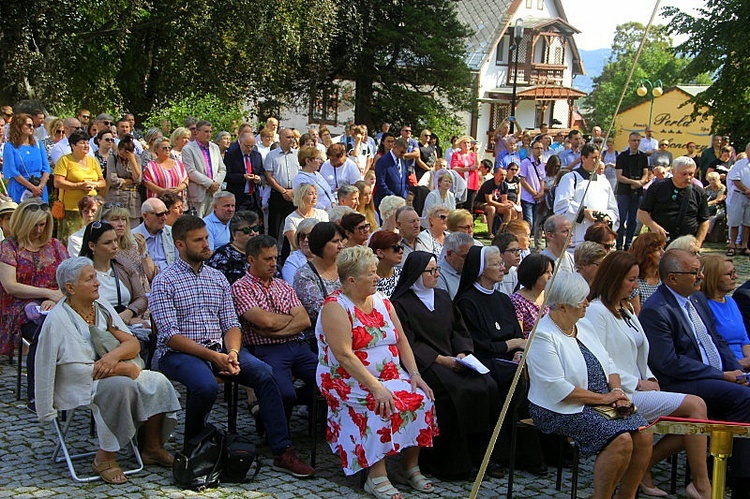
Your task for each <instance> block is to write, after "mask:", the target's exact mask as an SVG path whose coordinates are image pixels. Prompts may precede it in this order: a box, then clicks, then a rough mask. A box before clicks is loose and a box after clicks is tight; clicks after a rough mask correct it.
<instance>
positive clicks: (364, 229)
mask: <svg viewBox="0 0 750 499" xmlns="http://www.w3.org/2000/svg"><path fill="white" fill-rule="evenodd" d="M354 228H355V229H356V230H358V231H360V232H367V231H369V230H370V224H364V225H360V226H357V227H354Z"/></svg>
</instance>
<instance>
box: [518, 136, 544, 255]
mask: <svg viewBox="0 0 750 499" xmlns="http://www.w3.org/2000/svg"><path fill="white" fill-rule="evenodd" d="M543 152H544V146H543V145H542V143H541V142H539V141H537V142H534V143H533V144H532V146H531V157H528V158H526V159H524V160H523V161H521V165H520V171H519V176H520V177H521V210H522V212H523V219H524V220H526V222H527V223H528V224H529V227H531V233H532V234H536V229H537V227H536V226H535V223H536V219H537V213H539V204H540V203H543V202H544V177H545V176H546V175H547V173H546V172H545V170H544V167H545V165H544V162H543V161H542V153H543ZM534 239H535V242H536V243H537V244H536V245H538V243H539V241H536V237H535V238H534Z"/></svg>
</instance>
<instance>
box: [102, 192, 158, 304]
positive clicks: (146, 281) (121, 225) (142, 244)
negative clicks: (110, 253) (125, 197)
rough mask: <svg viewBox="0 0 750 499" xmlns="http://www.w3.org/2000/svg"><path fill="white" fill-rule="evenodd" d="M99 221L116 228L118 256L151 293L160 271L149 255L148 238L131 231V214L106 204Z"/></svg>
mask: <svg viewBox="0 0 750 499" xmlns="http://www.w3.org/2000/svg"><path fill="white" fill-rule="evenodd" d="M99 219H100V220H102V221H104V222H109V224H110V225H111V226H112V227H114V229H115V233H116V234H117V250H118V251H117V256H118V257H119V258H120V259H121V260H122V261H123V262H126V263H127V264H129V265H130V267H132V268H133V269H135V271H136V274H137V275H138V278H139V279H140V280H141V284H142V285H143V290H144V291H145V292H146V293H148V292H150V291H151V281H152V280H153V279H154V277H155V276H156V274H158V273H159V269H158V267H157V266H156V264H155V263H154V261H153V260H152V259H151V257H150V256H149V254H148V248H147V247H146V238H145V237H143V235H141V234H133V233H132V232H131V231H130V222H129V220H130V212H129V211H128V209H127V208H124V207H122V206H120V204H119V203H104V206H102V209H101V211H100V212H99Z"/></svg>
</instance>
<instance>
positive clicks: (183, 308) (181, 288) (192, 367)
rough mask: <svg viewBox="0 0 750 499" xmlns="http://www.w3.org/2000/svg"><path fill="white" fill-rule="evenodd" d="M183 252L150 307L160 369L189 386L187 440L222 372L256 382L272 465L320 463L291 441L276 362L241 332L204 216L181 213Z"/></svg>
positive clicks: (302, 468)
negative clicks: (258, 353) (302, 456)
mask: <svg viewBox="0 0 750 499" xmlns="http://www.w3.org/2000/svg"><path fill="white" fill-rule="evenodd" d="M174 236H175V244H176V246H177V250H178V252H179V258H178V259H177V261H176V262H175V265H173V266H171V267H170V268H169V269H167V270H166V271H164V272H162V273H160V274H159V275H158V276H156V278H155V279H154V283H153V286H152V288H151V296H150V298H149V308H150V310H151V314H152V318H153V320H154V323H155V324H156V328H157V355H158V356H159V361H158V366H159V370H160V371H162V372H163V373H164V375H165V376H167V377H168V378H169V379H171V380H175V381H179V382H180V383H182V384H183V385H185V387H186V388H187V391H188V398H187V404H186V406H185V441H186V442H187V441H188V440H189V439H190V438H191V437H194V436H195V435H197V434H198V433H200V432H201V431H202V430H203V428H204V427H205V426H206V422H207V419H208V415H209V413H210V412H211V408H212V407H213V404H214V402H215V400H216V395H217V392H218V389H219V384H218V382H217V381H216V377H217V376H218V377H223V378H228V379H232V380H234V381H237V382H238V383H240V384H242V385H245V386H249V387H252V388H253V389H254V390H255V394H256V396H257V397H258V400H259V402H260V415H261V418H262V419H263V423H264V425H265V428H266V434H267V435H268V443H269V445H270V447H271V450H272V451H273V454H274V460H273V467H274V469H276V470H277V471H282V472H285V473H289V474H291V475H293V476H295V477H299V478H303V477H309V476H312V475H313V474H314V473H315V470H314V469H313V468H311V467H310V466H308V465H306V464H304V463H303V462H302V461H300V460H299V458H298V457H297V455H296V454H295V452H294V449H293V448H292V445H291V444H292V443H291V439H290V438H289V428H288V426H287V421H286V418H285V417H284V407H283V403H282V400H281V393H280V392H279V387H278V384H277V383H276V380H275V378H274V376H273V371H272V369H271V367H270V366H269V365H268V364H266V363H265V362H262V361H260V360H258V359H257V358H256V357H254V356H253V355H252V354H250V352H248V351H247V349H246V348H243V346H242V332H241V331H240V325H239V322H238V321H237V314H236V312H235V309H234V306H233V304H232V302H231V301H230V300H228V299H227V297H228V296H229V294H230V287H229V282H227V279H226V277H224V276H223V275H222V273H221V272H219V271H218V270H216V269H214V268H211V267H209V266H207V265H204V263H205V262H206V261H207V260H208V259H209V258H210V257H211V250H210V249H209V247H208V231H207V230H206V227H205V224H204V222H203V220H201V219H200V218H197V217H193V216H190V215H186V216H182V217H180V218H179V219H177V221H176V222H175V224H174Z"/></svg>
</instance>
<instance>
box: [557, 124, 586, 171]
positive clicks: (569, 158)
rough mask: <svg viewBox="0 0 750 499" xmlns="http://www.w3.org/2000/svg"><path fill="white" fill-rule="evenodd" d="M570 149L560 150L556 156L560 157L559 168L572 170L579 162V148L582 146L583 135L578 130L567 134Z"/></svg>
mask: <svg viewBox="0 0 750 499" xmlns="http://www.w3.org/2000/svg"><path fill="white" fill-rule="evenodd" d="M568 140H569V141H570V149H560V152H559V153H558V154H557V155H558V156H560V166H561V167H562V168H567V169H568V170H572V169H573V168H575V167H576V166H578V164H579V163H580V162H581V146H582V145H583V135H581V132H580V131H578V130H571V131H570V132H569V133H568Z"/></svg>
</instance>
